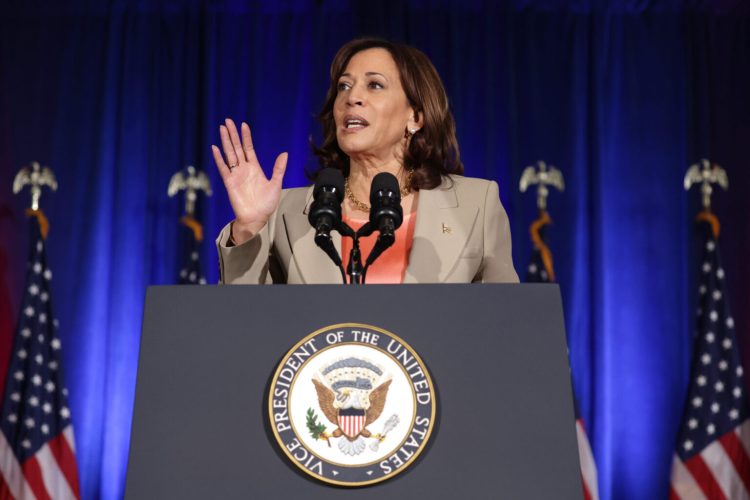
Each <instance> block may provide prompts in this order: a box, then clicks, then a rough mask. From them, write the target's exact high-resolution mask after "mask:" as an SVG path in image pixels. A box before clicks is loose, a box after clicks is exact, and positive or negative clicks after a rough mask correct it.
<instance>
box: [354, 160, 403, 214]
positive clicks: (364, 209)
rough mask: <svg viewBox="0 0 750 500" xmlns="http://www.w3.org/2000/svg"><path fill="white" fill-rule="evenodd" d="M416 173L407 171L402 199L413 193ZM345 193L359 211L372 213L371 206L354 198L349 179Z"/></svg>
mask: <svg viewBox="0 0 750 500" xmlns="http://www.w3.org/2000/svg"><path fill="white" fill-rule="evenodd" d="M413 173H414V170H407V171H406V181H405V182H404V185H403V186H402V187H401V198H405V197H406V196H408V195H409V193H411V176H412V174H413ZM344 192H345V193H346V197H347V198H349V201H351V202H352V204H353V205H354V206H355V207H356V208H357V210H359V211H360V212H365V213H370V205H367V204H366V203H362V202H361V201H359V200H358V199H357V197H356V196H354V193H353V192H352V188H350V187H349V178H348V177H347V178H346V179H345V180H344Z"/></svg>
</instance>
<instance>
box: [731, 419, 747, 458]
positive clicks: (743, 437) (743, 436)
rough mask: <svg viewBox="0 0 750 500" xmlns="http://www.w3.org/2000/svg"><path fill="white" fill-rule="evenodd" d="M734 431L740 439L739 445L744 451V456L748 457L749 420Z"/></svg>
mask: <svg viewBox="0 0 750 500" xmlns="http://www.w3.org/2000/svg"><path fill="white" fill-rule="evenodd" d="M734 431H735V432H736V433H737V435H738V436H739V438H740V444H741V445H742V448H743V449H744V450H745V454H746V455H748V456H750V419H748V420H745V421H744V422H742V424H741V425H739V426H738V427H737V428H736V429H735V430H734Z"/></svg>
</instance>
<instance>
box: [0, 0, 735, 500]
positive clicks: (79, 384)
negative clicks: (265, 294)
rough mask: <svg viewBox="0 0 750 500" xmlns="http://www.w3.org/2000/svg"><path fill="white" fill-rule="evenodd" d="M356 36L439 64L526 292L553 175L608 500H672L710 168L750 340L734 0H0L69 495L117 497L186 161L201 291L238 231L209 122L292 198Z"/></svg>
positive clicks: (464, 146) (580, 380)
mask: <svg viewBox="0 0 750 500" xmlns="http://www.w3.org/2000/svg"><path fill="white" fill-rule="evenodd" d="M360 35H380V36H385V37H388V38H392V39H394V40H398V41H406V42H408V43H410V44H413V45H415V46H417V47H419V48H421V49H422V50H424V51H425V52H426V53H427V54H428V55H429V56H430V57H431V58H432V60H433V62H434V63H435V65H436V66H437V68H438V70H439V72H440V74H441V75H442V77H443V79H444V82H445V85H446V87H447V90H448V94H449V97H450V99H451V103H452V107H453V111H454V114H455V116H456V120H457V125H458V135H459V141H460V145H461V152H462V158H463V160H464V163H465V165H466V172H467V175H472V176H478V177H485V178H492V179H496V180H498V182H499V183H500V189H501V198H502V200H503V203H504V204H505V206H506V208H507V210H508V213H509V216H510V219H511V224H512V231H513V240H514V248H513V255H514V259H515V263H516V268H517V269H519V274H523V268H524V267H525V261H526V259H527V258H528V256H529V254H530V251H531V248H530V243H529V241H528V232H527V228H528V224H529V223H530V222H531V220H532V219H533V218H534V217H535V215H536V210H535V204H534V196H533V195H531V194H528V195H524V196H522V195H521V194H520V193H519V192H518V189H517V185H518V180H519V178H520V174H521V171H522V170H523V168H524V167H525V166H526V165H528V164H530V163H532V162H534V161H536V160H538V159H544V160H546V161H548V162H550V163H553V164H554V165H556V166H557V167H559V168H560V169H561V170H562V171H563V172H564V174H565V177H566V183H567V190H566V191H565V193H564V194H563V195H559V194H556V193H555V194H553V195H552V197H551V199H550V212H551V215H552V217H553V219H554V220H555V225H554V226H553V227H552V228H551V230H550V234H551V247H552V250H553V251H554V253H555V264H556V271H557V275H558V281H559V282H560V284H561V287H562V292H563V300H564V302H565V306H566V316H567V317H566V322H567V327H568V335H569V339H570V348H571V363H572V366H573V371H574V375H575V382H576V383H575V386H576V391H577V393H578V397H579V402H580V404H581V407H582V413H583V416H584V417H585V419H586V421H587V425H588V427H589V430H590V435H591V441H592V446H593V450H594V454H595V456H596V459H597V461H598V467H599V480H600V486H601V496H602V498H656V497H664V496H665V495H666V494H667V488H668V483H669V468H670V462H671V455H672V448H673V443H674V439H675V437H676V433H677V430H678V424H679V420H680V416H681V413H682V403H683V398H684V395H685V391H686V382H687V377H688V373H689V372H688V368H689V360H690V357H689V356H690V349H691V346H690V338H691V330H692V327H693V325H692V318H693V315H694V312H693V311H694V307H695V304H696V296H695V295H696V294H695V293H694V292H695V288H696V281H695V272H694V271H695V270H696V269H697V266H698V262H697V252H696V248H695V245H696V243H697V241H696V239H695V238H694V225H693V222H692V219H693V217H694V215H695V213H696V211H697V210H698V209H699V202H698V194H697V193H696V192H693V193H691V194H689V195H688V194H685V192H684V191H683V189H682V178H683V176H684V173H685V171H686V170H687V167H688V166H689V165H690V164H691V163H694V162H696V161H697V160H698V159H699V158H701V157H704V156H705V157H709V158H711V159H712V160H713V161H716V162H718V163H720V164H721V165H723V166H724V167H725V168H726V170H727V172H728V174H729V179H730V189H729V191H728V192H726V193H724V192H721V193H719V194H717V195H716V196H715V197H714V200H715V211H716V212H717V214H718V215H719V217H720V218H721V220H722V223H723V227H722V236H723V237H722V245H723V253H724V264H725V266H726V271H727V274H728V277H729V284H730V293H731V295H732V297H731V298H732V305H733V308H734V312H735V319H736V323H737V327H738V334H739V335H740V340H741V341H745V344H748V343H750V342H748V339H749V338H750V327H749V326H748V323H749V321H750V314H749V313H748V311H750V284H749V282H750V280H749V279H748V278H750V261H749V260H748V253H750V252H749V250H750V219H749V218H748V214H750V190H749V188H750V173H748V171H747V158H748V154H749V153H750V7H749V4H748V3H747V2H743V1H741V0H724V1H716V2H709V1H685V2H681V1H677V0H672V1H648V0H642V1H613V2H611V3H604V2H597V1H583V0H582V1H572V2H564V1H560V0H557V1H555V0H547V1H544V0H527V1H516V2H504V3H495V2H480V1H476V0H463V1H460V2H458V1H456V2H449V1H436V2H428V1H410V2H388V1H386V2H361V1H356V2H346V1H343V0H338V1H328V0H321V1H311V0H308V1H305V0H298V1H291V0H288V1H278V2H274V1H267V2H247V3H246V2H230V1H207V0H206V1H198V0H195V1H185V2H178V1H171V2H170V1H145V0H144V1H130V2H128V1H110V2H99V1H93V0H92V1H83V0H80V1H69V2H66V3H64V4H63V3H59V2H52V1H49V2H39V1H37V2H34V1H30V2H29V1H25V2H20V1H10V2H8V1H6V2H4V3H3V4H2V6H0V237H1V238H2V239H1V240H0V287H2V289H0V292H2V291H5V292H6V293H7V294H9V295H10V297H11V299H10V302H11V309H12V310H13V311H16V310H17V306H18V303H19V301H20V295H21V291H22V288H23V273H24V268H25V252H26V244H27V243H26V233H27V222H26V220H25V218H24V216H23V215H22V214H23V208H24V207H25V206H27V205H28V198H27V195H26V194H24V196H18V197H13V196H12V194H11V192H10V185H11V181H12V178H13V175H15V172H16V171H17V170H18V169H19V168H20V167H21V166H22V165H25V164H28V162H29V161H30V160H34V159H36V160H39V161H41V162H43V163H44V164H48V165H50V166H51V167H52V168H53V169H54V170H55V172H56V174H57V178H58V181H59V184H60V190H59V191H58V192H57V193H55V194H49V193H47V194H45V195H44V196H43V198H42V207H43V208H44V209H45V211H46V213H47V215H48V216H49V218H50V220H51V227H52V229H51V233H50V237H49V240H48V252H49V256H50V260H51V266H52V269H53V272H54V273H55V278H54V280H53V285H52V286H53V292H54V294H53V298H54V302H55V306H56V309H57V312H58V317H59V319H60V324H61V335H62V338H63V348H64V355H65V368H66V374H67V379H68V385H69V387H70V394H71V405H72V411H73V419H74V423H75V428H76V435H77V446H78V460H79V467H80V472H81V480H82V491H83V494H84V495H85V497H86V498H106V499H113V498H118V497H119V496H120V495H121V494H122V492H123V486H124V478H125V464H126V458H127V450H128V436H129V425H130V417H131V412H132V402H133V391H134V382H135V368H136V363H137V351H138V338H139V328H140V323H141V314H142V303H143V298H144V292H145V289H146V287H147V286H148V285H150V284H165V283H173V282H175V281H176V279H177V278H176V276H177V271H178V266H179V264H178V256H179V254H180V252H179V248H178V242H179V240H180V237H179V234H180V229H179V226H178V224H177V221H178V218H179V216H180V214H181V210H182V207H183V205H182V203H181V202H178V201H176V200H174V199H170V198H168V197H167V196H166V188H167V184H168V181H169V178H170V176H171V175H172V174H173V173H174V172H175V171H177V170H178V169H180V168H183V167H184V166H186V165H187V164H193V165H196V166H197V167H199V168H201V169H204V170H206V171H207V172H208V173H209V175H210V176H211V178H212V181H213V184H214V191H215V194H214V196H213V198H211V199H210V200H209V201H208V202H207V203H202V204H201V205H200V207H199V214H200V218H201V219H202V220H203V222H204V225H205V230H206V234H207V236H208V238H207V240H208V241H206V242H205V244H204V246H203V251H202V253H203V257H204V261H205V262H206V263H207V273H206V274H207V278H208V279H209V282H215V281H217V279H218V276H217V267H216V265H215V263H216V261H217V257H216V251H215V249H214V247H213V245H212V243H211V241H210V240H211V239H212V236H213V235H215V234H217V233H218V231H219V229H220V228H221V227H222V226H223V225H224V224H225V223H226V222H228V221H229V220H230V219H231V217H232V215H231V209H230V207H229V203H228V201H227V198H226V195H225V192H224V189H223V186H222V185H221V181H220V178H219V177H218V175H217V173H216V172H215V167H214V166H213V165H212V161H211V155H210V148H209V146H210V144H211V143H217V142H218V131H217V128H218V125H219V123H220V122H221V120H222V119H223V118H224V117H226V116H230V117H233V118H235V119H236V120H247V121H249V123H250V124H251V127H253V133H254V139H255V145H256V148H257V150H258V152H259V157H260V159H261V162H262V164H263V166H264V167H265V168H266V169H267V171H270V168H271V166H272V162H273V159H274V158H275V156H276V154H278V153H279V152H281V151H288V152H289V154H290V157H289V162H290V163H289V169H288V171H287V176H286V179H285V183H284V184H285V186H287V187H292V186H299V185H303V184H305V183H306V180H305V176H304V170H305V168H311V167H313V166H314V164H315V162H314V160H313V159H312V158H311V155H310V152H309V146H308V138H309V136H310V135H312V136H313V137H318V136H319V130H318V127H317V125H316V123H315V120H314V114H315V112H317V111H318V109H319V106H320V105H321V104H322V102H323V98H324V95H325V91H326V88H327V83H328V82H327V79H328V65H329V64H330V61H331V59H332V57H333V55H334V54H335V52H336V50H337V48H338V47H339V46H340V45H341V44H343V43H344V42H345V41H347V40H349V39H351V38H353V37H356V36H360ZM0 295H2V293H0ZM206 341H207V342H210V338H207V339H206ZM747 358H748V357H747V356H745V359H747ZM746 364H747V363H746ZM746 372H747V370H746ZM207 459H208V460H210V457H207Z"/></svg>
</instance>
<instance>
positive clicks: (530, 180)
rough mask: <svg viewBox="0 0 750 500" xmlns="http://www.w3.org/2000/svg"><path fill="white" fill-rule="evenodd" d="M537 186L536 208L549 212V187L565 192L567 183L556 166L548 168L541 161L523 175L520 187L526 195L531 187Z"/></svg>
mask: <svg viewBox="0 0 750 500" xmlns="http://www.w3.org/2000/svg"><path fill="white" fill-rule="evenodd" d="M534 184H536V185H537V188H536V206H537V208H539V211H540V212H544V211H546V210H547V196H549V189H547V186H552V187H556V188H557V189H558V190H559V191H565V181H564V180H563V175H562V172H560V171H559V170H558V169H557V168H555V166H554V165H550V166H549V168H548V167H547V163H546V162H544V161H542V160H539V161H537V162H536V166H535V165H529V166H528V167H526V168H525V169H524V170H523V174H521V181H520V182H519V183H518V187H519V188H520V189H521V192H522V193H525V192H526V190H527V189H528V188H529V186H532V185H534Z"/></svg>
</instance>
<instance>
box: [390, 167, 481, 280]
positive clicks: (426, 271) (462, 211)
mask: <svg viewBox="0 0 750 500" xmlns="http://www.w3.org/2000/svg"><path fill="white" fill-rule="evenodd" d="M477 212H478V209H477V207H476V206H468V205H467V204H464V205H463V206H462V205H459V203H458V196H457V194H456V189H455V186H454V185H453V184H452V183H451V181H450V180H444V181H443V183H442V184H441V185H440V186H438V187H437V188H435V189H430V190H420V191H419V200H418V202H417V221H416V225H415V227H414V239H413V241H412V247H411V252H410V253H409V265H408V266H407V268H406V272H405V273H404V283H440V282H443V281H445V279H446V278H447V277H448V275H449V274H450V272H451V270H453V268H454V267H455V265H456V261H457V260H458V258H459V257H460V255H461V252H462V251H463V249H464V247H465V246H466V242H467V241H468V238H469V236H470V235H471V231H472V229H473V227H474V223H475V219H476V217H477Z"/></svg>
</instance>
